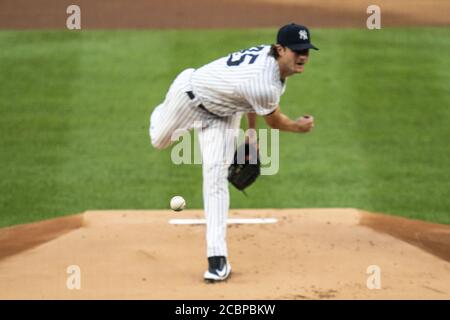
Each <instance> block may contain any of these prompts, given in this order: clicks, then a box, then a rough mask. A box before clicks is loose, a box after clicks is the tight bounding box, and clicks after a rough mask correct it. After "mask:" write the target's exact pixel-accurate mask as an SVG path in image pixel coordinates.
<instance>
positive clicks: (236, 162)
mask: <svg viewBox="0 0 450 320" xmlns="http://www.w3.org/2000/svg"><path fill="white" fill-rule="evenodd" d="M259 158H260V157H259V152H258V150H257V147H256V145H255V144H250V143H245V144H242V145H241V146H239V147H238V148H237V150H236V151H235V153H234V159H233V163H232V164H231V165H230V167H229V168H228V181H229V182H230V183H231V184H232V185H233V186H235V187H236V188H237V189H238V190H240V191H243V192H244V193H245V191H244V189H245V188H247V187H248V186H250V185H251V184H252V183H253V182H255V180H256V178H258V177H259V175H260V174H261V163H260V161H259Z"/></svg>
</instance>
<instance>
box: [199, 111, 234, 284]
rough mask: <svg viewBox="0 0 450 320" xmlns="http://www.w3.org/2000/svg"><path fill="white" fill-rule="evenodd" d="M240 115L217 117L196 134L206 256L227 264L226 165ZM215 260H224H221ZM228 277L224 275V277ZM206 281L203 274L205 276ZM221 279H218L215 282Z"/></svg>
mask: <svg viewBox="0 0 450 320" xmlns="http://www.w3.org/2000/svg"><path fill="white" fill-rule="evenodd" d="M240 118H241V115H235V116H230V117H226V118H218V119H217V120H214V121H213V122H212V123H211V124H210V125H209V126H208V127H207V128H206V129H203V130H202V131H200V132H199V142H200V149H201V152H202V163H203V203H204V210H205V216H206V244H207V256H208V259H209V262H210V267H211V259H213V260H214V259H215V260H217V262H214V261H212V262H213V264H214V263H217V265H220V261H222V260H223V261H225V262H226V257H228V249H227V243H226V232H227V215H228V209H229V205H230V198H229V191H228V180H227V174H228V166H229V164H230V163H231V160H232V158H233V155H234V146H235V136H236V134H237V130H236V129H238V128H239V124H240ZM218 257H225V259H222V258H220V259H222V260H220V259H219V258H218ZM227 276H228V274H226V276H224V277H225V278H226V277H227ZM205 279H206V273H205ZM216 280H221V279H216Z"/></svg>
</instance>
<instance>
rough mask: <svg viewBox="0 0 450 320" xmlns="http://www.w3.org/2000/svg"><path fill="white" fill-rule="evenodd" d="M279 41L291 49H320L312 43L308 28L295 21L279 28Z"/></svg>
mask: <svg viewBox="0 0 450 320" xmlns="http://www.w3.org/2000/svg"><path fill="white" fill-rule="evenodd" d="M277 43H278V44H280V45H282V46H283V47H288V48H289V49H291V50H304V49H314V50H319V49H318V48H317V47H315V46H314V45H313V44H312V43H311V34H310V33H309V30H308V28H307V27H305V26H302V25H299V24H295V23H291V24H287V25H285V26H283V27H281V28H280V30H278V35H277Z"/></svg>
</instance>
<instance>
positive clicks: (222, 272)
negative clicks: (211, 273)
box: [217, 266, 227, 277]
mask: <svg viewBox="0 0 450 320" xmlns="http://www.w3.org/2000/svg"><path fill="white" fill-rule="evenodd" d="M226 273H227V266H225V267H224V268H223V269H222V270H217V275H218V276H219V277H224V276H225V274H226Z"/></svg>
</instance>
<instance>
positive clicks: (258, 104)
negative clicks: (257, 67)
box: [240, 79, 280, 116]
mask: <svg viewBox="0 0 450 320" xmlns="http://www.w3.org/2000/svg"><path fill="white" fill-rule="evenodd" d="M263 80H264V79H260V80H258V79H254V80H251V81H247V82H246V83H245V84H243V85H242V86H241V88H240V89H241V90H240V91H241V95H242V96H243V98H244V99H245V100H246V101H247V102H248V103H249V104H250V105H251V106H252V108H253V109H254V110H255V112H256V114H258V115H260V116H265V115H268V114H270V113H272V112H273V111H274V110H275V109H276V108H277V106H278V104H279V103H280V93H279V90H278V89H277V88H276V87H275V86H274V85H273V84H270V83H267V82H266V81H263Z"/></svg>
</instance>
